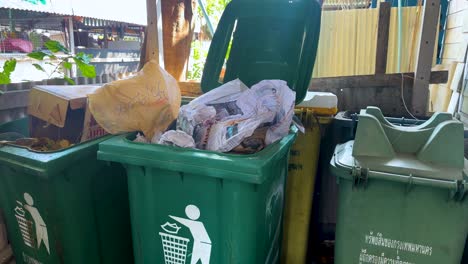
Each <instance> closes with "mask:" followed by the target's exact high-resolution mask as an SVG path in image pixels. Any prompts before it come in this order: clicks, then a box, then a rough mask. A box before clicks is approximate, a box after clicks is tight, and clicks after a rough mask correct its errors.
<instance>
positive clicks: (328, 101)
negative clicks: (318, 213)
mask: <svg viewBox="0 0 468 264" xmlns="http://www.w3.org/2000/svg"><path fill="white" fill-rule="evenodd" d="M310 97H312V98H310ZM336 105H337V99H336V96H335V95H334V94H330V93H317V92H308V94H307V97H306V99H305V100H304V102H303V103H301V104H300V105H298V106H297V107H296V110H295V112H296V116H297V117H299V118H300V119H301V121H302V123H303V125H304V128H305V133H304V134H301V133H299V135H298V137H297V139H296V142H295V143H294V145H293V146H292V148H291V152H290V153H291V154H290V159H289V173H288V179H287V183H286V202H285V208H284V222H283V245H282V254H281V263H284V264H303V263H306V257H307V248H308V235H309V222H310V216H311V212H312V199H313V193H314V185H315V176H316V172H317V165H318V158H319V152H320V151H319V150H320V139H321V131H322V130H321V128H322V129H323V127H324V126H326V125H328V124H329V123H330V122H331V121H332V120H333V115H334V114H336V112H337V107H336Z"/></svg>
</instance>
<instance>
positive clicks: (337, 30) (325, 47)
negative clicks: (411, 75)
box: [313, 0, 464, 78]
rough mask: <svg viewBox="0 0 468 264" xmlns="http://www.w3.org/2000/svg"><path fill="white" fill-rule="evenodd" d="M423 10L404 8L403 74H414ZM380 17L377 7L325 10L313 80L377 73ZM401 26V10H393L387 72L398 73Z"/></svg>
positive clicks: (419, 8)
mask: <svg viewBox="0 0 468 264" xmlns="http://www.w3.org/2000/svg"><path fill="white" fill-rule="evenodd" d="M461 1H464V0H461ZM421 10H422V8H421V7H404V8H403V9H402V14H403V16H402V23H403V32H402V54H401V55H402V59H401V63H402V65H401V72H414V68H415V62H416V56H417V50H418V43H419V35H420V30H421V13H422V11H421ZM378 14H379V10H378V9H376V8H372V9H352V10H336V11H323V12H322V24H321V31H320V40H319V46H318V51H317V59H316V60H315V67H314V73H313V77H314V78H317V77H335V76H350V75H368V74H374V72H375V54H376V40H377V27H378ZM397 24H398V21H397V8H392V9H391V13H390V25H389V27H390V31H389V40H388V53H387V54H388V60H387V73H397V72H398V71H397V60H398V59H397V47H398V46H397V45H398V40H397V35H398V30H397V29H398V26H397ZM436 50H437V49H435V50H434V55H435V54H436ZM434 62H435V56H434Z"/></svg>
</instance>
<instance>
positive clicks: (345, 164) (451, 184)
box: [330, 140, 468, 193]
mask: <svg viewBox="0 0 468 264" xmlns="http://www.w3.org/2000/svg"><path fill="white" fill-rule="evenodd" d="M353 143H354V140H350V141H348V142H346V143H344V144H339V145H337V146H336V148H335V151H334V154H333V157H332V160H331V162H330V166H331V167H332V169H333V172H334V174H335V176H336V177H337V178H342V179H346V180H353V179H355V178H356V177H357V178H360V179H363V178H365V179H366V180H367V179H375V180H386V181H393V182H400V183H406V184H409V185H422V186H431V187H438V188H446V189H451V190H453V191H455V192H458V191H459V190H460V189H462V191H463V193H465V192H467V191H468V177H467V175H468V174H467V171H466V170H458V169H453V168H450V169H449V170H450V172H447V171H445V170H447V168H442V169H441V170H439V171H444V173H446V174H451V173H452V174H457V175H456V176H458V177H457V178H455V177H454V178H453V179H442V178H435V177H430V175H424V174H418V173H407V174H404V173H396V172H391V171H387V170H378V169H371V168H366V167H361V166H360V163H359V161H358V159H357V158H355V157H353V156H352V155H348V157H347V158H346V157H344V158H342V156H344V155H345V154H349V153H351V152H352V146H353ZM346 148H348V150H346ZM349 149H351V151H350V150H349ZM346 152H348V153H346ZM337 170H341V171H347V172H348V173H339V172H338V171H337Z"/></svg>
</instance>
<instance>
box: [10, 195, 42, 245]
mask: <svg viewBox="0 0 468 264" xmlns="http://www.w3.org/2000/svg"><path fill="white" fill-rule="evenodd" d="M23 196H24V200H25V202H26V203H25V204H23V203H22V202H19V201H17V203H18V205H19V206H21V207H19V206H17V207H16V208H15V216H16V220H17V222H18V225H19V227H20V231H21V234H22V236H23V240H24V243H25V244H26V245H27V246H29V247H32V248H34V247H37V248H38V249H39V248H40V247H41V244H42V243H43V244H44V246H45V248H46V250H47V252H48V253H49V254H50V248H49V235H48V232H47V226H46V224H45V222H44V219H42V216H41V214H40V213H39V210H37V208H36V207H34V199H33V198H32V196H31V195H30V194H29V193H24V195H23ZM25 210H26V211H28V212H29V215H30V216H31V217H32V220H33V221H34V229H35V230H36V239H35V240H34V239H33V235H32V230H33V225H32V222H31V221H30V220H28V219H27V218H26V214H25Z"/></svg>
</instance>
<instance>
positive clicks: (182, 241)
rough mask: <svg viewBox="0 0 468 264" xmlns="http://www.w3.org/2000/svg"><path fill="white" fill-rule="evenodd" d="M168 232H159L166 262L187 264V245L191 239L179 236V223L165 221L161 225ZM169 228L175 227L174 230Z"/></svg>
mask: <svg viewBox="0 0 468 264" xmlns="http://www.w3.org/2000/svg"><path fill="white" fill-rule="evenodd" d="M161 227H162V229H163V230H164V231H166V232H159V235H160V236H161V240H162V246H163V250H164V262H165V264H185V261H186V259H187V246H188V243H189V242H190V239H188V238H185V237H180V236H177V233H178V232H179V230H180V227H179V226H177V224H170V223H165V224H164V225H162V226H161ZM169 228H173V229H174V231H172V230H170V229H169Z"/></svg>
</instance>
